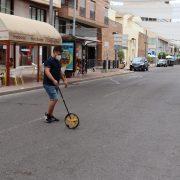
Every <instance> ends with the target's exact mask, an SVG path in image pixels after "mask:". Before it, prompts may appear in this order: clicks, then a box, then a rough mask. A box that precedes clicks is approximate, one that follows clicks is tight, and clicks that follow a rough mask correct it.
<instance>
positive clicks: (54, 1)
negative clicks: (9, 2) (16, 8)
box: [31, 0, 61, 8]
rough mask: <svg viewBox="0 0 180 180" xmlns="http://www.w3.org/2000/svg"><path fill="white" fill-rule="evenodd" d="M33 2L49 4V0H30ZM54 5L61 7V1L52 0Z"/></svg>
mask: <svg viewBox="0 0 180 180" xmlns="http://www.w3.org/2000/svg"><path fill="white" fill-rule="evenodd" d="M31 1H33V2H36V3H40V4H46V5H49V0H31ZM53 3H54V6H55V7H57V8H61V1H60V0H53Z"/></svg>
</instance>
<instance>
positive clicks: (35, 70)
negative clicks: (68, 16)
mask: <svg viewBox="0 0 180 180" xmlns="http://www.w3.org/2000/svg"><path fill="white" fill-rule="evenodd" d="M17 24H18V25H17ZM60 44H61V36H60V34H59V33H58V32H57V30H56V29H55V28H54V27H53V26H51V25H49V24H47V23H44V22H39V21H35V20H31V19H27V18H22V17H18V16H14V15H7V14H3V13H0V74H1V76H0V77H1V80H2V83H4V84H5V85H7V86H8V85H10V84H11V83H12V82H11V80H12V79H14V80H15V84H16V85H17V84H18V83H17V79H18V78H21V80H22V76H26V75H27V74H28V75H29V76H30V77H32V76H33V74H34V75H35V78H36V81H38V82H39V81H40V78H41V71H42V62H43V55H42V49H43V48H44V47H46V48H47V49H48V48H49V49H50V47H51V46H55V45H60Z"/></svg>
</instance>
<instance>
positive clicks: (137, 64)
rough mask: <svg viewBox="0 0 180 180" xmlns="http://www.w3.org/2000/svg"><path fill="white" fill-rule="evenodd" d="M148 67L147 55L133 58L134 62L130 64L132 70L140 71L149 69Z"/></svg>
mask: <svg viewBox="0 0 180 180" xmlns="http://www.w3.org/2000/svg"><path fill="white" fill-rule="evenodd" d="M148 68H149V64H148V61H147V59H146V58H145V57H135V58H134V59H133V60H132V64H131V65H130V70H131V71H133V70H134V71H136V70H139V71H145V70H146V71H148Z"/></svg>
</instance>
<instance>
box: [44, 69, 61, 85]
mask: <svg viewBox="0 0 180 180" xmlns="http://www.w3.org/2000/svg"><path fill="white" fill-rule="evenodd" d="M45 74H46V76H47V77H48V78H49V79H50V80H51V81H52V82H53V84H54V85H55V86H58V82H57V81H56V80H55V79H54V78H53V76H52V74H51V72H50V68H48V67H45Z"/></svg>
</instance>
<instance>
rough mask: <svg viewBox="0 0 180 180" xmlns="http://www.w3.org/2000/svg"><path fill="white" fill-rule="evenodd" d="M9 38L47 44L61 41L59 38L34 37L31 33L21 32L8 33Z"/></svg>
mask: <svg viewBox="0 0 180 180" xmlns="http://www.w3.org/2000/svg"><path fill="white" fill-rule="evenodd" d="M9 40H11V41H17V42H18V41H20V42H28V43H34V44H49V45H59V44H60V43H61V42H60V41H61V40H60V39H53V38H48V37H36V36H31V35H23V34H18V33H17V34H14V33H10V37H9Z"/></svg>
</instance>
